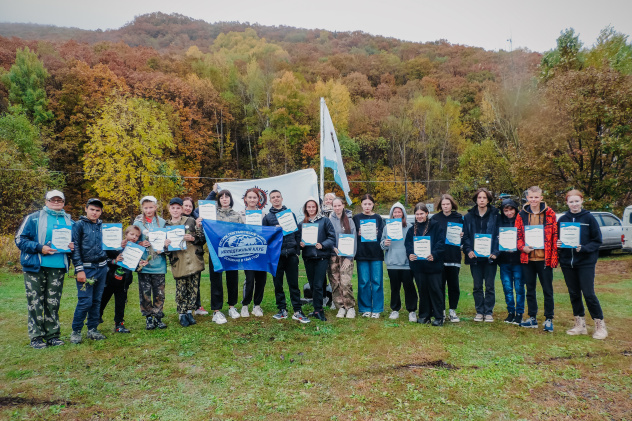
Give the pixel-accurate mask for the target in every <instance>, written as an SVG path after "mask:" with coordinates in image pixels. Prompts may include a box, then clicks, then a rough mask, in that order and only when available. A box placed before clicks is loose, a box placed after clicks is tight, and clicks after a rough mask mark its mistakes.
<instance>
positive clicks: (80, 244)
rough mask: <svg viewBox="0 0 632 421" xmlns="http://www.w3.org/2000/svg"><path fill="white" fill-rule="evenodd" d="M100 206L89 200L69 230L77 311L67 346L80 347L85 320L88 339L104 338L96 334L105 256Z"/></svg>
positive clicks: (105, 269)
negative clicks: (73, 246)
mask: <svg viewBox="0 0 632 421" xmlns="http://www.w3.org/2000/svg"><path fill="white" fill-rule="evenodd" d="M102 212H103V203H102V202H101V201H100V200H99V199H89V200H88V203H86V214H85V215H82V216H81V218H79V220H78V221H77V222H76V223H75V225H73V227H72V241H73V243H74V245H75V248H74V250H73V252H72V264H73V265H74V266H75V274H76V275H77V307H76V308H75V315H74V317H73V319H72V334H71V335H70V342H71V343H73V344H79V343H81V340H82V339H81V330H82V329H83V324H84V321H85V320H86V316H87V317H88V322H87V325H88V334H87V336H88V339H93V340H102V339H105V336H104V335H103V334H102V333H101V332H99V331H98V330H97V327H98V326H99V319H100V309H101V296H102V295H103V288H105V279H106V277H107V274H108V266H107V260H108V257H107V254H106V253H105V251H104V250H103V235H102V233H101V227H102V222H101V219H99V218H100V217H101V213H102Z"/></svg>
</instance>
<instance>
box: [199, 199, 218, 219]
mask: <svg viewBox="0 0 632 421" xmlns="http://www.w3.org/2000/svg"><path fill="white" fill-rule="evenodd" d="M198 215H200V217H201V218H202V219H206V220H208V221H216V220H217V202H216V201H214V200H199V201H198Z"/></svg>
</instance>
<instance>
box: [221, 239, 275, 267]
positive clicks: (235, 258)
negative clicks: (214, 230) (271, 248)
mask: <svg viewBox="0 0 632 421" xmlns="http://www.w3.org/2000/svg"><path fill="white" fill-rule="evenodd" d="M217 252H218V253H217V254H218V255H219V257H221V258H223V259H226V260H228V261H230V262H235V263H241V262H247V261H249V260H253V259H256V258H258V257H259V255H261V254H264V255H265V254H266V253H267V252H268V243H267V241H266V239H265V238H264V237H262V236H261V235H259V234H257V233H255V232H252V231H233V232H230V233H228V234H226V235H225V236H223V237H222V239H221V240H220V241H219V247H218V250H217Z"/></svg>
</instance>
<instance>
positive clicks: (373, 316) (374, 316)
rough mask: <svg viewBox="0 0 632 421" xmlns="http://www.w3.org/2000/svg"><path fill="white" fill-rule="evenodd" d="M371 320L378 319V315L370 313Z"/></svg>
mask: <svg viewBox="0 0 632 421" xmlns="http://www.w3.org/2000/svg"><path fill="white" fill-rule="evenodd" d="M371 318H372V319H379V318H380V313H371Z"/></svg>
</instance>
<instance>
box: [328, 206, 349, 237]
mask: <svg viewBox="0 0 632 421" xmlns="http://www.w3.org/2000/svg"><path fill="white" fill-rule="evenodd" d="M336 200H340V203H342V204H343V205H344V203H345V202H343V201H342V199H341V198H339V197H334V200H332V201H331V204H332V206H333V204H334V202H335V201H336ZM340 225H342V232H343V233H345V234H351V226H350V225H349V217H348V216H347V212H345V210H344V208H343V209H342V216H341V217H340Z"/></svg>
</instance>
